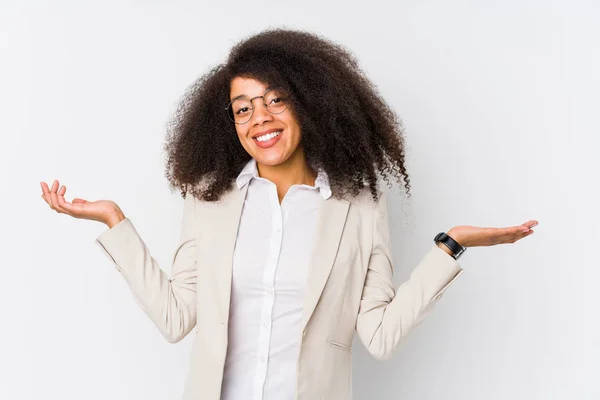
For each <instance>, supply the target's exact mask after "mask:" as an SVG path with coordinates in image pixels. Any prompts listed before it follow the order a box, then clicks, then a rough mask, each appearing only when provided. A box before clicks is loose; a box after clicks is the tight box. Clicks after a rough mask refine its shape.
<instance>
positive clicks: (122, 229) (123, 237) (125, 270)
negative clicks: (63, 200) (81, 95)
mask: <svg viewBox="0 0 600 400" xmlns="http://www.w3.org/2000/svg"><path fill="white" fill-rule="evenodd" d="M194 207H195V201H194V197H193V196H192V195H191V194H188V195H187V196H186V199H185V203H184V209H183V223H182V229H181V237H180V244H179V247H178V248H177V249H176V251H175V254H174V258H173V266H172V273H171V278H169V277H168V276H167V275H166V274H165V273H164V272H163V271H162V270H161V269H160V268H159V265H158V263H157V262H156V260H154V258H152V256H151V255H150V251H149V250H148V248H147V247H146V245H145V244H144V242H143V240H142V238H141V237H140V235H139V234H138V233H137V231H136V229H135V227H134V226H133V224H132V222H131V220H129V219H127V218H124V216H123V219H121V218H119V219H117V221H118V222H117V223H116V224H112V227H111V224H110V223H108V224H107V225H108V226H109V227H111V228H110V229H109V230H108V231H106V232H104V233H103V234H102V235H100V236H99V237H98V238H97V239H96V242H97V243H98V244H99V245H100V248H101V249H102V250H103V251H104V253H105V254H106V255H107V256H108V257H109V258H110V260H111V261H112V262H113V264H114V265H115V266H116V268H117V270H118V271H119V272H120V273H121V274H122V275H123V277H124V278H125V280H126V281H127V284H128V285H129V287H130V289H131V291H132V293H133V295H134V298H135V300H136V301H137V303H138V304H139V305H140V307H141V308H142V309H143V310H144V312H145V313H146V314H147V315H148V316H149V317H150V319H151V320H152V322H154V324H155V325H156V327H157V328H158V329H159V331H160V332H161V334H162V335H163V336H164V337H165V339H167V341H169V342H170V343H177V342H179V341H180V340H181V339H183V338H184V337H185V336H186V335H187V334H188V333H189V332H190V331H191V330H192V329H193V328H194V326H195V325H196V307H197V306H196V239H195V236H194V231H193V228H194V220H195V217H194V214H195V209H194Z"/></svg>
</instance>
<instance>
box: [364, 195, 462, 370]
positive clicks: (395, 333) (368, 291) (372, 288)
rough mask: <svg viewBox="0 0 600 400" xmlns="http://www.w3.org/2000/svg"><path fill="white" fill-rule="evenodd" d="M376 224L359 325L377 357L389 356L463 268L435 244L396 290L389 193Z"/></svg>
mask: <svg viewBox="0 0 600 400" xmlns="http://www.w3.org/2000/svg"><path fill="white" fill-rule="evenodd" d="M373 229H374V232H373V247H372V251H371V256H370V259H369V264H368V270H367V275H366V279H365V283H364V287H363V291H362V297H361V301H360V307H359V312H358V319H357V323H356V330H357V333H358V336H359V338H360V340H361V342H362V343H363V344H364V345H365V347H366V348H367V349H368V351H369V353H371V354H372V355H373V357H375V358H376V359H379V360H386V359H388V358H389V357H390V356H391V355H392V353H393V350H394V349H395V348H396V347H397V346H398V345H399V344H400V343H401V342H402V341H403V340H404V339H406V337H407V336H408V335H409V333H410V332H411V331H412V329H413V328H415V327H416V326H418V325H419V324H420V323H421V322H422V321H423V320H424V318H425V317H426V316H427V315H428V314H429V313H430V312H431V310H432V309H433V307H434V305H435V303H436V302H437V301H438V300H439V299H440V298H441V297H442V295H443V293H444V291H445V290H446V289H447V288H448V286H449V285H450V284H451V283H452V282H454V280H455V279H456V278H458V277H459V276H460V275H461V274H462V273H463V270H462V268H461V267H460V266H459V264H458V262H457V261H456V260H454V258H452V257H451V256H450V255H448V254H447V253H446V252H445V251H444V250H442V249H440V248H439V247H437V245H435V244H434V245H433V247H432V248H431V249H430V250H429V251H428V252H427V254H426V255H425V257H424V258H423V259H421V261H420V262H419V264H418V265H417V266H416V268H415V269H414V270H413V271H412V273H411V275H410V279H409V280H408V281H405V282H404V283H402V284H401V285H400V286H399V287H398V289H397V290H394V288H393V286H392V274H393V266H392V255H391V251H390V233H389V228H388V215H387V200H386V197H385V194H383V193H381V197H380V200H379V204H378V207H377V209H376V211H375V213H374V224H373Z"/></svg>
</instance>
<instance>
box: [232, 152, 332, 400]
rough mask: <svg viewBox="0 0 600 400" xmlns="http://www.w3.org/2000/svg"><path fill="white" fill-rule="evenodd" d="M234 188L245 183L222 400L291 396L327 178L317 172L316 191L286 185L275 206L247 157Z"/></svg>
mask: <svg viewBox="0 0 600 400" xmlns="http://www.w3.org/2000/svg"><path fill="white" fill-rule="evenodd" d="M236 185H237V187H238V189H241V188H242V187H243V186H244V185H250V186H249V187H248V191H247V193H246V199H245V201H244V207H243V209H242V215H241V220H240V227H239V230H238V234H237V241H236V245H235V250H234V256H233V276H232V287H231V301H230V309H229V310H230V311H229V345H228V347H227V358H226V360H225V370H224V374H223V386H222V394H221V399H224V400H245V399H251V400H263V399H264V400H287V399H293V397H294V392H295V388H296V379H297V377H296V362H297V359H298V353H299V349H300V342H301V339H302V337H301V336H302V334H301V323H302V306H303V300H304V290H305V286H306V279H307V277H308V275H307V272H308V263H309V261H310V256H311V254H312V247H313V241H314V237H315V233H316V225H317V215H318V211H319V208H320V207H321V204H322V203H323V202H324V201H325V199H327V198H329V197H330V196H331V190H330V187H329V181H328V179H327V175H326V174H325V172H324V171H319V172H318V175H317V178H316V180H315V186H309V185H293V186H291V187H290V188H289V190H288V192H287V193H286V195H285V197H284V198H283V200H282V202H281V205H280V204H279V199H278V197H277V188H276V186H275V184H274V183H273V182H271V181H269V180H267V179H264V178H261V177H259V176H258V170H257V167H256V161H255V160H254V159H251V160H250V161H249V162H248V164H247V165H246V166H245V167H244V169H243V170H242V172H241V173H240V174H239V176H238V178H237V180H236Z"/></svg>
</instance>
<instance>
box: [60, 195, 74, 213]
mask: <svg viewBox="0 0 600 400" xmlns="http://www.w3.org/2000/svg"><path fill="white" fill-rule="evenodd" d="M58 208H59V209H60V210H61V211H62V212H63V213H65V214H68V215H73V212H74V211H75V209H74V207H73V205H72V204H71V203H69V202H68V201H66V200H65V198H64V197H63V196H60V195H59V196H58Z"/></svg>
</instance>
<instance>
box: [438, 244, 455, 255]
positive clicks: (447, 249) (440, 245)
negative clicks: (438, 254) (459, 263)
mask: <svg viewBox="0 0 600 400" xmlns="http://www.w3.org/2000/svg"><path fill="white" fill-rule="evenodd" d="M437 247H439V248H440V249H442V250H444V251H445V252H446V254H448V255H449V256H450V257H452V256H454V253H452V250H450V249H449V248H448V246H446V245H445V244H443V243H438V244H437Z"/></svg>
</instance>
